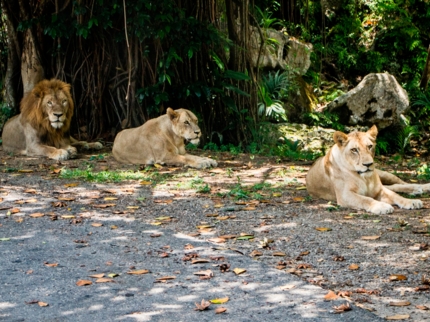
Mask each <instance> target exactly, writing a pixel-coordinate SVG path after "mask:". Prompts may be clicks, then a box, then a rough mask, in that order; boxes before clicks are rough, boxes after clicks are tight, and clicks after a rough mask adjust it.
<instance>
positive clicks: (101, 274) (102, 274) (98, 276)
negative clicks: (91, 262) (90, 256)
mask: <svg viewBox="0 0 430 322" xmlns="http://www.w3.org/2000/svg"><path fill="white" fill-rule="evenodd" d="M103 276H105V274H104V273H100V274H94V275H89V277H93V278H102V277H103Z"/></svg>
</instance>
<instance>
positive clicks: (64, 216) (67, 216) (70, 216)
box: [61, 215, 75, 219]
mask: <svg viewBox="0 0 430 322" xmlns="http://www.w3.org/2000/svg"><path fill="white" fill-rule="evenodd" d="M61 218H62V219H73V218H75V216H74V215H62V216H61Z"/></svg>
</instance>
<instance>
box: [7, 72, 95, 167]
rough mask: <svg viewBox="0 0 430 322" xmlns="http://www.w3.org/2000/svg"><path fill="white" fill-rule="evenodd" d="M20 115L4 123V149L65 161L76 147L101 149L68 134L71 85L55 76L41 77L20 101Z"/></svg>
mask: <svg viewBox="0 0 430 322" xmlns="http://www.w3.org/2000/svg"><path fill="white" fill-rule="evenodd" d="M20 108H21V114H19V115H16V116H14V117H12V118H11V119H10V120H9V121H8V122H7V123H6V124H5V126H4V128H3V134H2V141H3V149H4V150H5V151H6V152H12V153H16V154H23V155H29V156H47V157H49V158H51V159H54V160H66V159H69V158H73V157H75V156H76V154H77V151H76V148H75V147H83V148H86V149H89V148H92V149H101V148H102V147H103V145H102V144H101V143H99V142H96V143H88V142H85V141H76V140H75V139H73V138H72V137H71V136H70V135H69V129H70V122H71V119H72V116H73V110H74V104H73V99H72V96H71V94H70V85H69V84H67V83H64V82H62V81H60V80H58V79H51V80H43V81H41V82H39V83H37V84H36V86H35V87H34V88H33V90H31V91H30V92H28V93H27V94H26V95H25V96H24V98H23V99H22V100H21V104H20Z"/></svg>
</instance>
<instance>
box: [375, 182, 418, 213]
mask: <svg viewBox="0 0 430 322" xmlns="http://www.w3.org/2000/svg"><path fill="white" fill-rule="evenodd" d="M381 201H382V202H386V203H389V204H391V205H396V206H398V207H400V208H403V209H419V208H422V207H423V203H422V201H421V200H419V199H407V198H403V197H402V196H400V195H398V194H397V193H395V192H394V191H392V190H390V189H388V188H386V187H383V190H382V193H381Z"/></svg>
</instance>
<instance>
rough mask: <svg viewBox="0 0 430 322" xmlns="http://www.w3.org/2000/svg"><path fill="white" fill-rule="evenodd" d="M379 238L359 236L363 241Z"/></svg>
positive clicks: (377, 237)
mask: <svg viewBox="0 0 430 322" xmlns="http://www.w3.org/2000/svg"><path fill="white" fill-rule="evenodd" d="M379 238H381V236H361V239H363V240H376V239H379Z"/></svg>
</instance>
